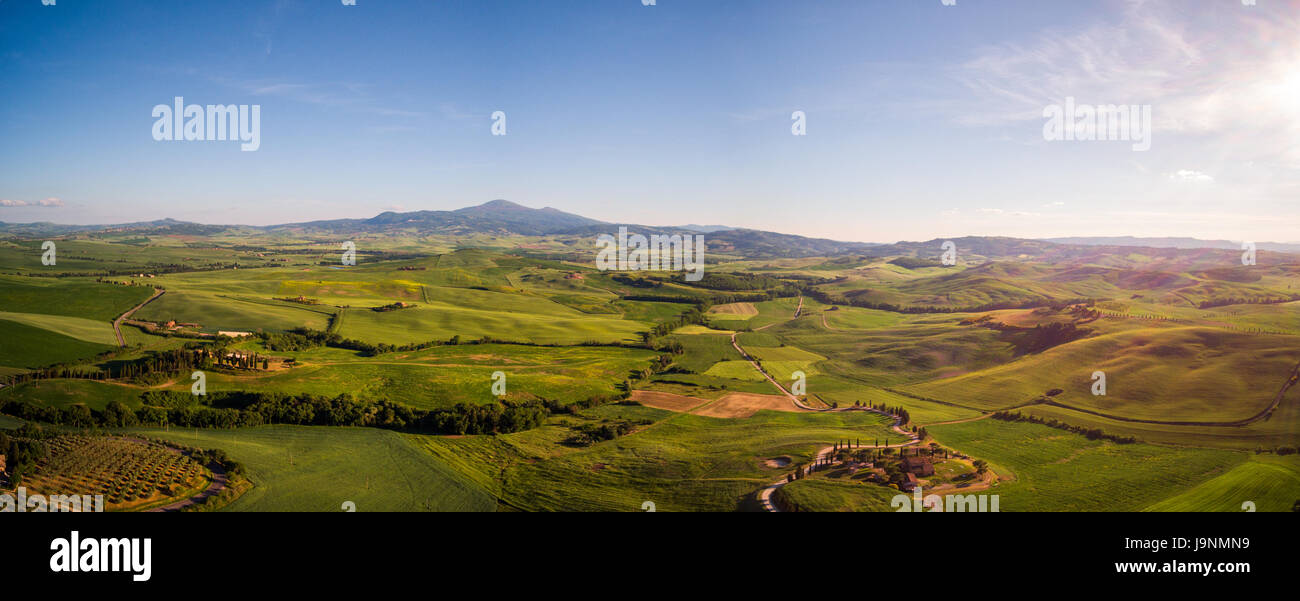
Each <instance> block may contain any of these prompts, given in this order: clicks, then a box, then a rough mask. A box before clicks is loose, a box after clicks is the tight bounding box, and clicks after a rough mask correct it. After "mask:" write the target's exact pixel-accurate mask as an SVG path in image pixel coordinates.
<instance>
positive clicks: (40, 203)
mask: <svg viewBox="0 0 1300 601" xmlns="http://www.w3.org/2000/svg"><path fill="white" fill-rule="evenodd" d="M61 206H63V200H61V199H58V198H54V197H53V196H51V197H49V198H43V199H41V200H37V201H34V202H28V201H26V200H10V199H0V207H61Z"/></svg>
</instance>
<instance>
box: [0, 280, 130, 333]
mask: <svg viewBox="0 0 1300 601" xmlns="http://www.w3.org/2000/svg"><path fill="white" fill-rule="evenodd" d="M151 294H153V290H151V289H149V288H147V287H142V286H115V285H112V284H100V283H97V282H94V281H86V280H80V279H71V280H64V279H54V278H17V277H12V276H0V311H5V312H9V313H39V314H43V315H66V316H70V317H80V318H84V319H90V320H95V321H104V322H111V321H113V320H114V319H116V318H117V316H118V315H121V314H122V313H124V312H126V310H127V309H130V308H131V307H134V306H135V305H137V304H139V303H141V302H142V301H144V300H145V299H147V298H149V295H151Z"/></svg>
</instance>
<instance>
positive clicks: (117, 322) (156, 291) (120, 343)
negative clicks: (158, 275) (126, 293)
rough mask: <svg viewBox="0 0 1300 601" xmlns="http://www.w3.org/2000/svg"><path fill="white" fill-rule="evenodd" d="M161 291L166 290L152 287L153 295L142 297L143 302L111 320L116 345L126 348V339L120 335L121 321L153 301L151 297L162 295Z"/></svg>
mask: <svg viewBox="0 0 1300 601" xmlns="http://www.w3.org/2000/svg"><path fill="white" fill-rule="evenodd" d="M163 292H166V290H161V289H158V288H154V291H153V296H150V297H149V298H146V299H144V302H142V303H140V304H138V305H136V306H134V307H131V309H130V310H129V311H127V312H126V313H123V314H121V315H119V316H117V319H114V320H113V333H114V334H117V345H118V346H120V347H122V348H126V339H125V338H123V337H122V321H123V320H125V319H126V318H128V317H130V316H131V315H132V314H133V313H135V312H136V311H139V310H140V309H141V308H143V307H144V306H145V305H147V304H149V303H151V302H153V299H155V298H158V297H160V296H162V295H163Z"/></svg>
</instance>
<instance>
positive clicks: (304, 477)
mask: <svg viewBox="0 0 1300 601" xmlns="http://www.w3.org/2000/svg"><path fill="white" fill-rule="evenodd" d="M136 432H138V433H140V434H145V435H148V436H152V437H155V438H163V439H166V440H171V441H174V442H176V443H179V444H183V445H188V446H194V447H200V448H218V449H222V450H225V451H226V452H227V453H229V454H230V455H231V456H233V457H235V458H237V459H238V460H239V461H240V462H241V463H243V464H244V466H245V468H246V469H247V474H248V478H249V479H250V480H252V481H253V484H254V486H253V488H252V490H250V491H248V492H247V493H245V494H244V495H243V496H241V497H240V498H239V499H237V500H236V501H235V502H234V503H232V504H230V505H229V506H228V507H226V508H225V510H226V511H341V507H342V504H343V503H344V502H345V501H351V502H353V503H355V504H356V510H357V511H493V510H494V509H495V507H496V503H495V501H494V500H493V498H492V495H490V494H488V492H487V491H485V490H483V489H482V488H481V487H479V486H478V485H477V484H475V483H474V482H472V481H470V480H468V479H466V478H465V477H464V476H462V475H460V474H459V473H457V472H456V471H455V470H453V469H451V468H449V467H448V466H447V465H445V464H444V463H442V462H440V461H438V460H437V459H435V458H434V457H432V456H431V455H429V454H428V453H425V452H422V451H421V450H420V449H419V448H418V447H416V446H414V445H412V444H410V442H408V440H407V439H406V438H405V437H403V436H402V435H401V434H398V433H395V432H389V431H385V430H376V429H373V428H331V427H316V426H310V427H304V426H265V427H261V428H248V429H240V430H197V431H194V430H190V431H182V430H172V431H169V432H165V431H160V430H156V429H141V430H136Z"/></svg>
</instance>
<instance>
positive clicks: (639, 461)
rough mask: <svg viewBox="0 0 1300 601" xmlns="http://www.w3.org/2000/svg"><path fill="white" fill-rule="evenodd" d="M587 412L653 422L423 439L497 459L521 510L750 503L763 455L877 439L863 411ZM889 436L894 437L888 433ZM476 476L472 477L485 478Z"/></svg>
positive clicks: (481, 459)
mask: <svg viewBox="0 0 1300 601" xmlns="http://www.w3.org/2000/svg"><path fill="white" fill-rule="evenodd" d="M595 414H596V415H605V416H610V415H631V416H636V417H643V418H648V419H652V420H660V421H658V422H657V423H656V424H655V425H653V426H650V427H648V428H647V429H646V430H644V431H642V432H639V433H635V434H631V435H628V436H625V437H622V438H619V439H616V440H613V441H609V442H604V443H600V444H597V445H595V446H593V447H591V448H588V449H578V450H573V449H560V450H557V449H556V448H555V447H554V445H553V444H547V442H548V440H554V439H555V438H556V437H557V434H556V433H555V432H553V431H552V429H551V428H549V427H548V428H542V429H540V430H536V431H531V432H525V433H520V434H509V435H505V436H497V437H473V438H463V439H448V438H439V437H425V438H424V439H423V440H424V443H425V444H426V446H427V447H428V448H429V450H430V452H431V453H433V454H435V455H436V456H438V457H443V458H459V460H460V461H463V462H466V463H468V464H471V465H480V466H482V465H494V466H504V470H503V471H502V472H501V474H500V476H499V480H500V481H501V482H502V484H501V489H500V495H501V502H502V503H503V504H505V505H506V506H508V507H510V508H512V509H520V510H528V511H641V506H642V504H643V503H644V502H646V501H651V502H653V503H654V504H655V506H656V510H657V511H687V510H694V511H701V510H704V511H734V510H738V509H739V510H754V509H755V508H756V501H755V497H754V493H755V492H756V491H757V490H758V489H760V488H762V487H763V486H765V485H766V484H768V483H770V482H772V481H775V480H777V479H779V478H781V477H783V476H784V475H785V472H786V471H788V470H785V469H781V468H772V467H768V466H766V465H765V464H764V461H765V460H766V459H768V458H772V457H789V458H793V459H794V460H795V461H806V460H808V459H809V458H811V457H812V455H813V453H815V452H816V450H817V449H819V448H821V447H822V446H825V444H826V443H827V441H833V440H837V439H851V438H862V439H864V440H865V439H868V438H881V439H883V438H885V437H886V436H887V435H888V434H889V432H890V431H889V430H888V428H887V427H886V425H885V424H886V420H885V418H883V417H881V416H879V415H876V414H871V413H860V412H853V413H840V414H800V413H784V412H770V411H764V412H759V413H758V414H757V415H755V416H753V417H750V418H745V419H719V418H711V417H700V416H696V415H688V414H669V413H668V412H666V411H660V410H657V409H649V408H642V407H624V406H611V407H602V408H601V409H600V410H599V411H597V412H595ZM895 436H896V435H895ZM487 476H488V475H482V476H481V477H485V478H486V477H487Z"/></svg>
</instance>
